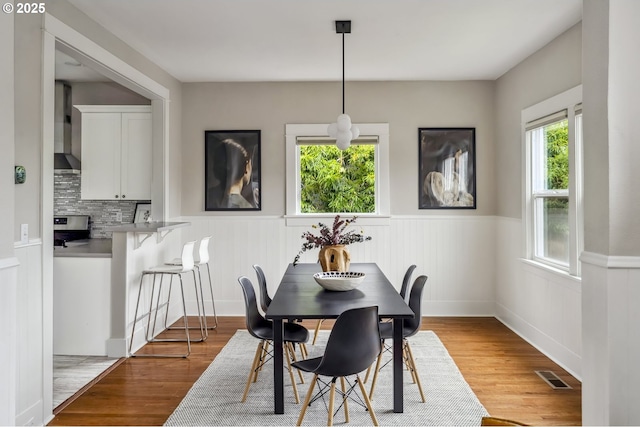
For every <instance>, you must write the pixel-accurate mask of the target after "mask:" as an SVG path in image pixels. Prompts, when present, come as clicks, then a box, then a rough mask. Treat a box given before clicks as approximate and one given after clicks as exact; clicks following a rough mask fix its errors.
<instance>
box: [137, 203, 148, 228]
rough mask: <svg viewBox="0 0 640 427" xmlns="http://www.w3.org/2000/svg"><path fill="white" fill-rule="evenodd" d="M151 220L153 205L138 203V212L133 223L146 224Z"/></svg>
mask: <svg viewBox="0 0 640 427" xmlns="http://www.w3.org/2000/svg"><path fill="white" fill-rule="evenodd" d="M150 220H151V203H148V202H142V203H136V210H135V211H134V214H133V223H134V224H137V223H144V222H149V221H150Z"/></svg>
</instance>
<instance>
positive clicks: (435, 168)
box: [418, 128, 476, 209]
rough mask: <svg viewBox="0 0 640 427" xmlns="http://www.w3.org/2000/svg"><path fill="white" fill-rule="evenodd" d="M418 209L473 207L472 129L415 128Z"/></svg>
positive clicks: (473, 147) (474, 184) (474, 165)
mask: <svg viewBox="0 0 640 427" xmlns="http://www.w3.org/2000/svg"><path fill="white" fill-rule="evenodd" d="M418 143H419V155H418V158H419V162H420V164H419V174H418V175H419V182H418V188H419V196H418V200H419V202H418V203H419V208H420V209H475V208H476V148H475V146H476V129H475V128H419V129H418Z"/></svg>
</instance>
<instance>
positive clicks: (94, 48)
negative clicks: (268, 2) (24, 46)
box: [41, 13, 170, 419]
mask: <svg viewBox="0 0 640 427" xmlns="http://www.w3.org/2000/svg"><path fill="white" fill-rule="evenodd" d="M56 50H59V51H61V52H63V53H65V54H66V55H68V56H70V57H71V58H73V59H74V60H76V61H77V62H78V63H80V64H83V65H86V66H90V68H92V69H93V70H94V71H97V72H98V73H100V74H102V75H104V76H106V77H108V78H109V79H110V80H112V81H114V82H116V83H118V84H120V85H122V86H124V87H126V88H127V89H129V90H131V91H133V92H135V93H137V94H139V95H141V96H144V97H146V98H148V99H150V100H151V108H152V123H153V125H152V126H153V129H152V140H153V143H152V145H153V158H154V166H153V176H154V178H155V179H154V182H153V184H152V201H153V204H152V206H153V212H152V213H153V216H154V218H158V219H160V220H162V219H164V218H166V216H167V214H166V213H167V206H166V200H167V197H166V191H167V190H166V189H168V185H167V184H166V179H167V173H166V167H165V162H164V160H163V159H165V158H166V153H167V152H168V130H169V126H168V122H169V109H168V105H169V98H170V97H169V90H168V89H167V88H165V87H164V86H162V85H161V84H159V83H157V82H156V81H154V80H153V79H151V78H149V77H148V76H146V75H145V74H143V73H141V72H140V71H138V70H137V69H135V68H133V67H132V66H130V65H129V64H127V63H125V62H124V61H122V60H121V59H120V58H118V57H117V56H115V55H114V54H112V53H111V52H109V51H107V50H106V49H104V48H102V47H101V46H100V45H98V44H97V43H95V42H93V41H92V40H90V39H89V38H87V37H85V36H84V35H83V34H81V33H79V32H77V31H75V30H74V29H73V28H71V27H69V26H68V25H66V24H65V23H63V22H62V21H60V20H59V19H57V18H55V17H53V16H52V15H50V14H47V13H45V16H44V31H43V60H42V86H41V87H42V143H41V146H42V176H43V181H42V192H41V197H42V199H41V209H42V210H41V221H42V222H41V232H42V287H43V290H44V291H43V334H42V336H43V338H42V339H43V355H42V357H43V360H42V362H43V363H42V366H43V373H42V381H43V384H42V387H43V388H42V390H43V408H44V412H45V419H46V418H47V414H52V413H53V407H54V404H53V392H52V390H53V345H52V344H53V322H52V319H53V216H54V206H53V199H54V196H53V193H54V191H53V152H54V149H53V140H54V97H55V90H54V85H55V79H56V75H55V56H56ZM47 177H50V178H47Z"/></svg>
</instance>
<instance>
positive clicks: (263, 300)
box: [253, 264, 315, 383]
mask: <svg viewBox="0 0 640 427" xmlns="http://www.w3.org/2000/svg"><path fill="white" fill-rule="evenodd" d="M253 269H254V270H255V271H256V277H257V278H258V289H260V308H261V309H262V312H263V313H265V314H266V313H267V309H268V308H269V305H271V297H270V296H269V291H268V289H267V276H265V274H264V271H263V270H262V267H260V266H259V265H258V264H253ZM289 323H291V322H285V324H284V328H285V330H286V329H287V328H293V331H296V330H297V326H289ZM314 343H315V340H314ZM299 347H300V354H301V355H302V357H307V355H308V352H307V346H306V344H305V343H301V344H300V346H299ZM294 355H295V353H294ZM300 380H301V381H302V383H304V378H302V375H300Z"/></svg>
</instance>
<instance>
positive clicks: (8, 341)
mask: <svg viewBox="0 0 640 427" xmlns="http://www.w3.org/2000/svg"><path fill="white" fill-rule="evenodd" d="M18 267H19V264H18V260H17V259H16V258H4V259H0V325H2V334H0V349H2V351H0V378H2V379H1V380H0V425H2V426H10V425H14V424H15V419H16V399H15V395H16V394H15V392H16V370H17V359H18V358H17V351H16V343H17V333H16V317H17V312H18V308H17V287H18V286H17V276H18Z"/></svg>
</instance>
